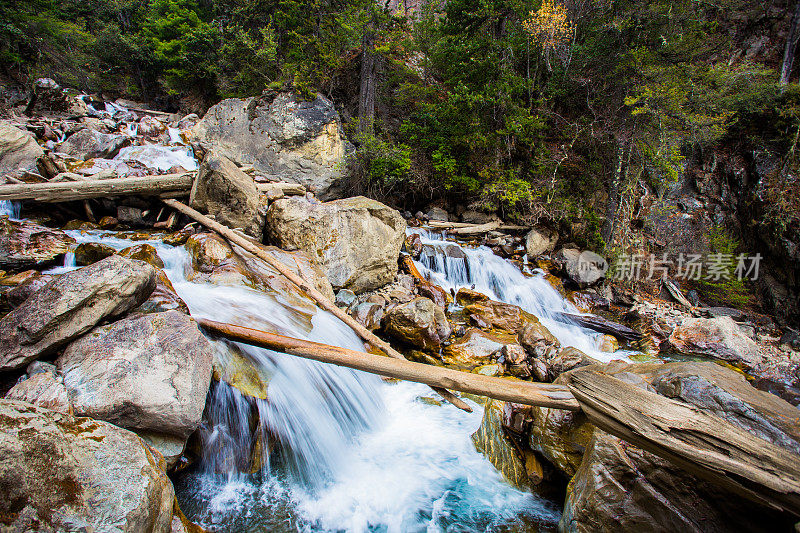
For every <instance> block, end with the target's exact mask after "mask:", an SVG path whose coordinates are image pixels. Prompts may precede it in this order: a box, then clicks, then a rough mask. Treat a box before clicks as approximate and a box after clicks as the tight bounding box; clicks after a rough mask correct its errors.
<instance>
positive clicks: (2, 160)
mask: <svg viewBox="0 0 800 533" xmlns="http://www.w3.org/2000/svg"><path fill="white" fill-rule="evenodd" d="M43 155H44V150H42V147H41V146H39V144H38V143H37V142H36V139H34V137H33V135H31V134H30V133H29V132H27V131H25V130H22V129H20V128H17V127H16V126H13V125H11V124H9V123H8V122H5V121H0V174H6V173H9V172H14V171H16V170H19V169H24V170H33V169H35V168H36V160H37V159H38V158H39V157H41V156H43Z"/></svg>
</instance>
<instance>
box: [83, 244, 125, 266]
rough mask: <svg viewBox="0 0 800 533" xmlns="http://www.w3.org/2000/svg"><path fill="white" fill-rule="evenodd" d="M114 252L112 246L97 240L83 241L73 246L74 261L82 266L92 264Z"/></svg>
mask: <svg viewBox="0 0 800 533" xmlns="http://www.w3.org/2000/svg"><path fill="white" fill-rule="evenodd" d="M115 253H117V251H116V250H115V249H114V248H112V247H110V246H106V245H105V244H101V243H99V242H84V243H81V244H79V245H78V246H77V247H76V248H75V263H76V264H77V265H82V266H85V265H93V264H95V263H97V262H98V261H102V260H103V259H105V258H106V257H110V256H112V255H114V254H115Z"/></svg>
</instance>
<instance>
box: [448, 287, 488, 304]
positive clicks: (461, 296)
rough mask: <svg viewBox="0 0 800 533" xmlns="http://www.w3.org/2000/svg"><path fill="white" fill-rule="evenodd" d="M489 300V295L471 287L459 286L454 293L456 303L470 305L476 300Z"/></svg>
mask: <svg viewBox="0 0 800 533" xmlns="http://www.w3.org/2000/svg"><path fill="white" fill-rule="evenodd" d="M487 301H489V297H488V296H486V295H485V294H483V293H481V292H478V291H473V290H471V289H466V288H461V289H458V292H457V293H456V303H458V305H465V306H466V305H470V304H473V303H476V302H487Z"/></svg>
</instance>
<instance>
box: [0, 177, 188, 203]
mask: <svg viewBox="0 0 800 533" xmlns="http://www.w3.org/2000/svg"><path fill="white" fill-rule="evenodd" d="M193 182H194V175H193V174H191V173H183V174H165V175H163V176H141V177H136V178H116V179H107V180H87V181H63V182H57V183H52V182H51V183H27V184H24V185H23V184H19V185H16V184H15V185H2V186H0V200H34V201H37V202H72V201H75V200H88V199H90V198H107V197H113V196H130V195H138V196H163V195H168V196H175V195H186V194H189V191H190V190H191V189H192V183H193Z"/></svg>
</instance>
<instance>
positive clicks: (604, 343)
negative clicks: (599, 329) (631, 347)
mask: <svg viewBox="0 0 800 533" xmlns="http://www.w3.org/2000/svg"><path fill="white" fill-rule="evenodd" d="M597 349H598V350H600V351H601V352H607V353H613V352H616V351H617V350H619V341H618V340H617V338H616V337H614V336H613V335H600V337H598V338H597Z"/></svg>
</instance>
